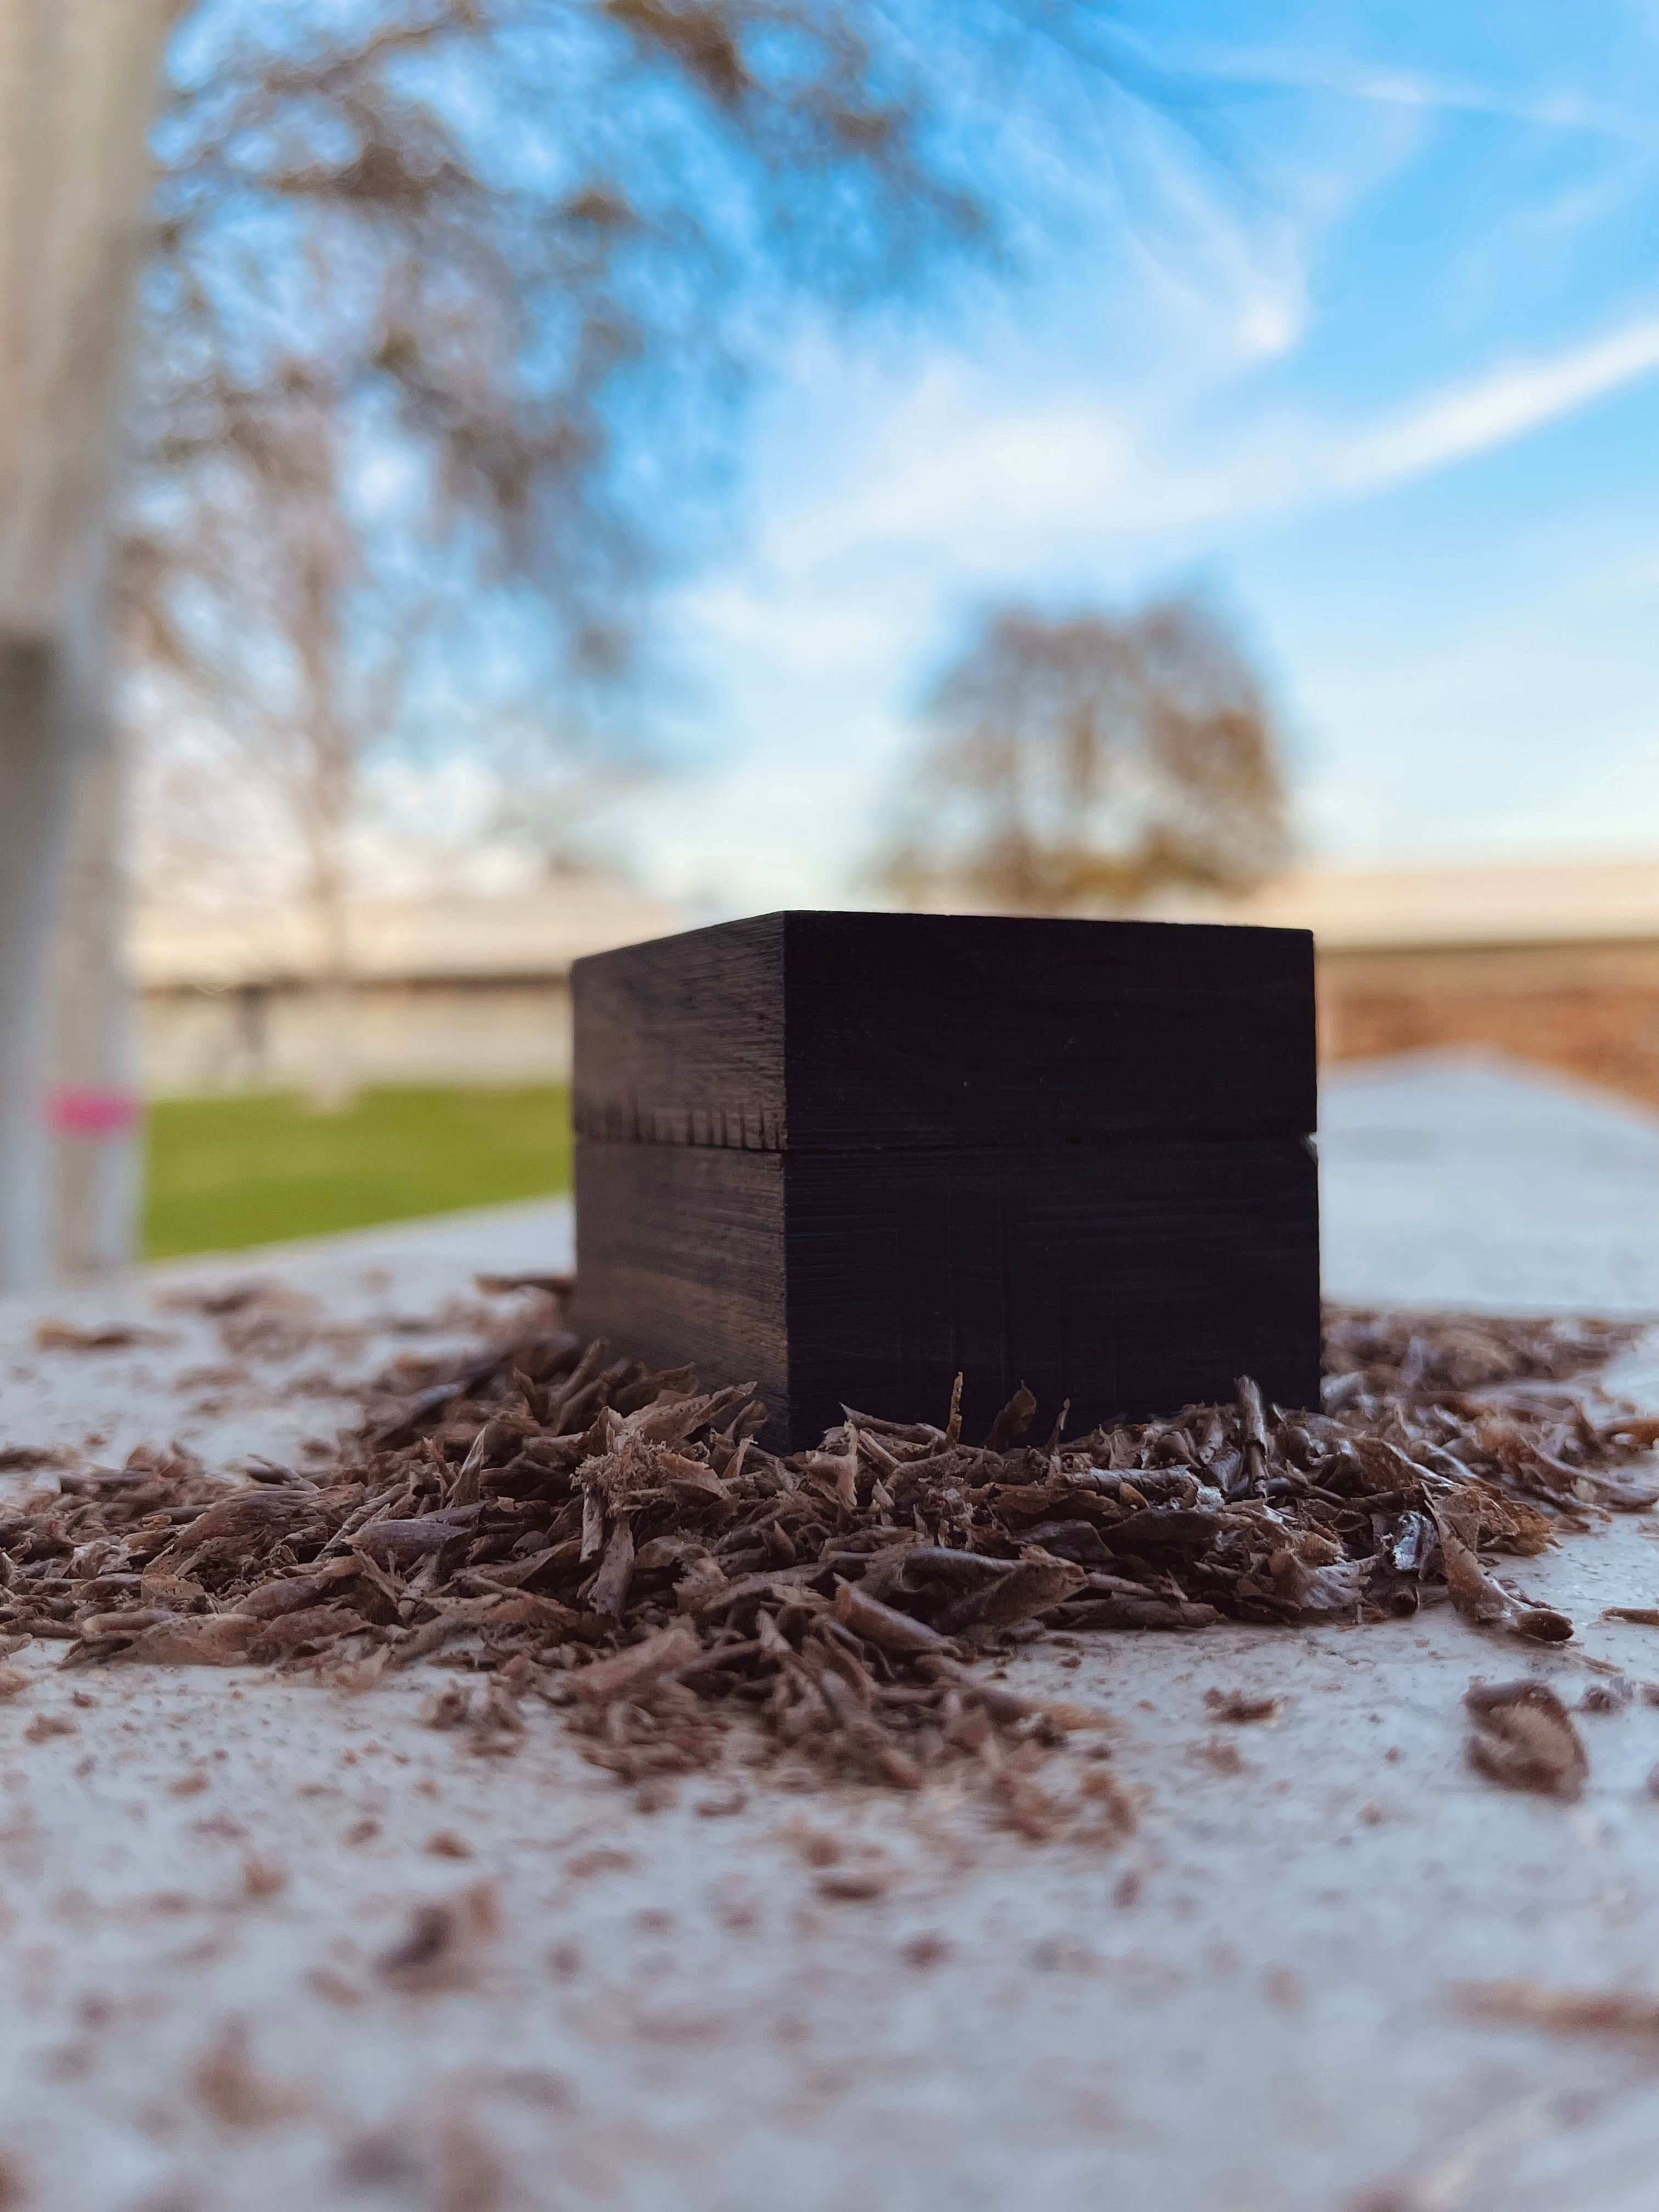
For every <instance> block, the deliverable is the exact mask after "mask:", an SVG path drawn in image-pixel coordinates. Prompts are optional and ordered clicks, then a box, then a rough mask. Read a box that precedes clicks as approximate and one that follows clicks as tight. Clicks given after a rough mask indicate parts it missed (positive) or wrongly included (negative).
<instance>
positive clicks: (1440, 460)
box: [1338, 315, 1659, 491]
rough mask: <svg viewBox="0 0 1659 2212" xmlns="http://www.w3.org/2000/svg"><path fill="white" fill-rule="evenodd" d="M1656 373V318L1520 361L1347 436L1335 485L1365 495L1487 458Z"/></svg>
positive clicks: (1658, 349) (1658, 323)
mask: <svg viewBox="0 0 1659 2212" xmlns="http://www.w3.org/2000/svg"><path fill="white" fill-rule="evenodd" d="M1655 369H1659V315H1649V316H1644V317H1643V318H1641V319H1639V320H1638V321H1636V322H1633V323H1631V324H1628V325H1626V327H1625V328H1624V329H1623V330H1621V331H1611V332H1610V333H1609V334H1608V335H1607V337H1601V338H1592V339H1590V340H1589V341H1587V342H1586V343H1583V344H1581V345H1577V346H1572V347H1570V348H1569V349H1567V350H1566V351H1565V352H1563V353H1559V354H1557V355H1555V356H1553V358H1550V359H1547V360H1543V361H1532V362H1516V363H1513V364H1512V365H1510V366H1507V367H1504V368H1495V369H1492V370H1489V371H1488V372H1487V373H1486V374H1485V375H1484V376H1481V377H1478V378H1476V379H1475V380H1474V381H1472V382H1470V383H1468V384H1464V385H1462V386H1453V387H1452V388H1451V389H1450V390H1449V391H1446V392H1438V393H1436V394H1434V395H1432V396H1431V398H1428V399H1425V400H1423V401H1420V402H1419V404H1417V405H1415V406H1414V407H1412V408H1410V409H1408V410H1406V411H1405V412H1403V413H1402V414H1401V415H1399V416H1396V417H1395V419H1394V420H1393V421H1392V422H1387V421H1385V422H1381V423H1379V424H1378V425H1377V426H1376V428H1374V429H1372V430H1370V431H1368V432H1363V433H1361V434H1360V435H1358V436H1356V437H1354V438H1352V440H1351V441H1349V443H1348V446H1347V449H1346V457H1345V463H1344V465H1343V466H1342V467H1341V468H1340V471H1339V472H1338V481H1339V483H1346V488H1347V489H1352V490H1356V491H1368V490H1372V489H1379V488H1381V487H1382V486H1383V485H1387V484H1391V483H1399V482H1401V480H1402V479H1403V478H1405V477H1413V476H1419V475H1421V474H1423V473H1424V471H1426V470H1430V469H1436V468H1443V467H1444V466H1446V465H1447V464H1448V463H1449V462H1453V461H1460V460H1463V459H1468V457H1469V456H1470V455H1471V454H1474V453H1485V452H1486V451H1487V450H1489V449H1490V448H1491V447H1494V446H1500V445H1504V444H1505V443H1507V442H1508V441H1509V440H1510V439H1511V438H1519V437H1523V436H1525V435H1526V434H1527V433H1528V431H1530V430H1536V429H1541V428H1542V427H1543V426H1544V425H1545V424H1546V423H1547V422H1555V421H1558V420H1559V418H1560V417H1562V416H1566V415H1571V414H1574V413H1576V412H1577V410H1578V409H1579V408H1581V407H1584V406H1588V405H1589V404H1590V403H1591V402H1592V401H1594V400H1596V399H1601V398H1605V397H1606V396H1607V394H1608V393H1609V392H1616V391H1618V390H1619V389H1620V387H1621V386H1624V385H1626V384H1631V383H1633V382H1635V381H1636V380H1637V379H1638V378H1639V377H1644V376H1648V375H1651V374H1652V373H1653V371H1654V370H1655Z"/></svg>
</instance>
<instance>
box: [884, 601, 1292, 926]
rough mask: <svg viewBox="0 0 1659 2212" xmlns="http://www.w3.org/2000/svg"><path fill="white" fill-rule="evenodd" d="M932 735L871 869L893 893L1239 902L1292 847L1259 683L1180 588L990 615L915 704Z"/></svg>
mask: <svg viewBox="0 0 1659 2212" xmlns="http://www.w3.org/2000/svg"><path fill="white" fill-rule="evenodd" d="M927 715H928V719H929V720H930V721H931V722H932V723H933V725H934V727H935V731H936V735H935V736H934V737H933V739H932V740H931V742H930V743H929V744H927V748H926V750H924V751H923V753H922V754H921V757H920V759H919V761H918V763H917V764H916V767H915V772H914V775H913V778H912V781H911V784H910V787H909V788H908V792H907V793H906V794H905V796H904V799H903V802H902V816H903V827H902V829H901V830H900V833H899V834H898V836H896V838H895V840H894V842H893V843H892V845H891V846H890V849H889V850H888V852H887V853H886V854H885V855H884V858H883V860H882V861H881V863H880V878H881V880H882V882H883V883H884V885H885V886H886V887H887V888H888V889H889V890H891V891H893V892H895V893H896V894H897V895H898V896H900V897H901V898H902V899H904V900H906V901H907V902H909V903H912V904H918V905H936V904H939V903H945V902H967V903H970V904H973V905H976V906H985V907H991V908H997V909H1000V910H1003V911H1006V912H1011V913H1026V914H1067V913H1076V912H1087V911H1094V912H1108V911H1112V910H1123V909H1126V908H1134V907H1137V906H1140V905H1143V904H1145V903H1146V901H1148V900H1149V899H1151V898H1152V897H1154V896H1157V894H1158V893H1159V892H1161V891H1165V890H1196V891H1200V892H1212V893H1216V894H1219V895H1221V896H1238V895H1240V894H1242V893H1243V892H1245V891H1248V890H1252V889H1254V888H1255V886H1256V885H1257V884H1260V883H1261V882H1263V881H1264V880H1265V879H1266V878H1268V877H1269V876H1271V875H1273V873H1275V872H1277V871H1278V870H1279V868H1280V867H1282V866H1284V864H1285V860H1287V858H1288V857H1289V850H1290V840H1289V833H1288V827H1287V819H1286V811H1287V810H1286V800H1285V781H1284V772H1283V766H1282V760H1281V748H1280V743H1279V732H1278V730H1277V727H1276V726H1275V721H1274V717H1273V711H1272V709H1271V708H1270V706H1269V703H1268V701H1267V696H1266V693H1265V690H1264V689H1263V686H1262V684H1261V680H1260V678H1258V677H1257V676H1256V674H1255V671H1253V669H1252V668H1251V666H1250V665H1249V660H1248V659H1247V658H1246V656H1245V654H1244V652H1243V648H1242V647H1241V646H1240V645H1239V644H1238V642H1237V640H1236V639H1235V638H1234V637H1233V636H1232V635H1231V634H1230V633H1229V631H1228V629H1226V627H1225V625H1224V623H1222V621H1221V620H1220V618H1219V617H1218V616H1217V615H1216V614H1215V613H1214V612H1212V611H1211V610H1210V609H1208V608H1207V607H1206V606H1205V605H1203V604H1202V603H1201V602H1200V601H1199V600H1197V599H1193V598H1190V597H1181V598H1171V599H1159V600H1157V601H1154V602H1153V603H1152V604H1150V605H1146V606H1145V607H1143V608H1141V609H1139V611H1135V612H1133V613H1130V614H1127V615H1111V614H1101V613H1089V614H1079V615H1073V616H1071V617H1060V618H1056V617H1048V616H1045V615H1042V614H1039V613H1036V612H1034V611H1030V610H1029V609H1024V608H1019V607H1005V608H1001V609H999V610H997V611H994V612H992V613H990V614H988V615H987V616H986V617H984V618H983V619H982V621H981V623H980V624H979V625H978V627H977V629H976V630H975V635H973V637H972V639H971V641H970V642H969V645H968V646H967V647H966V649H965V650H964V651H963V653H962V654H961V655H960V657H959V658H958V659H957V660H956V661H955V662H954V663H953V664H952V665H951V666H950V667H949V668H948V669H947V670H946V671H945V674H944V676H943V677H942V678H941V679H940V681H939V684H938V685H937V686H936V688H935V690H934V691H933V695H932V696H931V698H930V699H929V701H928V702H927Z"/></svg>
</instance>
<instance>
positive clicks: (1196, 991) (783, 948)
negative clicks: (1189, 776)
mask: <svg viewBox="0 0 1659 2212" xmlns="http://www.w3.org/2000/svg"><path fill="white" fill-rule="evenodd" d="M572 989H573V996H574V1009H575V1032H576V1120H577V1127H578V1129H579V1130H580V1132H581V1133H583V1134H584V1135H589V1136H595V1137H606V1138H610V1139H627V1140H629V1141H633V1142H639V1141H646V1142H652V1143H659V1144H662V1143H671V1144H699V1145H731V1146H738V1147H739V1148H751V1147H752V1148H758V1149H770V1148H772V1147H774V1146H776V1147H779V1148H781V1149H785V1150H789V1151H800V1150H804V1149H816V1148H821V1147H824V1148H830V1149H848V1148H852V1147H859V1146H876V1147H885V1146H933V1145H955V1144H976V1143H977V1144H984V1143H1009V1144H1023V1143H1027V1142H1030V1141H1031V1140H1033V1139H1038V1138H1042V1137H1049V1138H1054V1139H1063V1140H1068V1141H1069V1140H1073V1139H1079V1138H1087V1137H1120V1136H1125V1135H1131V1134H1134V1133H1152V1134H1158V1135H1162V1134H1166V1133H1169V1132H1170V1131H1172V1130H1176V1129H1182V1130H1188V1131H1192V1132H1200V1131H1208V1132H1212V1133H1225V1134H1229V1135H1237V1134H1241V1133H1246V1132H1259V1133H1266V1132H1270V1131H1271V1132H1276V1133H1282V1134H1293V1135H1302V1134H1305V1133H1307V1132H1308V1131H1309V1130H1310V1129H1312V1128H1313V1127H1314V1126H1315V1120H1316V1098H1315V1066H1314V1027H1313V1024H1314V997H1313V940H1312V939H1311V937H1310V935H1309V934H1308V933H1307V932H1305V931H1303V930H1288V929H1285V930H1276V929H1247V928H1234V927H1207V926H1203V925H1200V924H1194V923H1166V922H1134V921H1035V920H1025V919H1010V918H1006V917H1003V916H982V915H886V914H810V913H809V914H785V915H763V916H762V917H760V918H759V919H758V920H757V921H739V922H729V923H724V924H722V925H720V927H717V928H714V929H702V930H692V931H690V932H688V933H686V934H685V935H684V936H683V937H675V938H664V939H659V940H657V941H656V942H655V943H653V944H650V945H632V946H629V947H627V948H625V949H624V950H623V951H617V952H607V953H601V954H599V955H596V956H595V957H592V958H590V959H586V960H579V961H578V962H577V963H575V966H574V969H573V970H572Z"/></svg>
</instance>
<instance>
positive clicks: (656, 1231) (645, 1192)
mask: <svg viewBox="0 0 1659 2212" xmlns="http://www.w3.org/2000/svg"><path fill="white" fill-rule="evenodd" d="M783 1168H784V1163H783V1158H782V1155H781V1153H778V1152H738V1151H732V1150H721V1149H718V1148H715V1147H713V1146H691V1145H617V1144H605V1143H603V1142H596V1141H595V1140H594V1139H592V1138H586V1137H579V1138H578V1139H576V1297H575V1303H574V1322H575V1325H576V1326H577V1327H578V1328H580V1329H581V1330H582V1331H583V1333H584V1334H586V1335H590V1336H603V1337H606V1338H608V1339H609V1340H610V1341H611V1345H612V1346H613V1347H614V1348H615V1350H616V1351H617V1352H618V1353H626V1354H628V1355H629V1356H630V1357H633V1358H640V1359H644V1360H647V1361H648V1362H649V1363H650V1364H651V1365H652V1366H653V1367H679V1366H683V1365H684V1364H686V1363H687V1362H688V1361H690V1363H692V1364H694V1365H695V1366H696V1369H697V1370H698V1373H699V1374H700V1375H701V1376H702V1379H703V1381H704V1383H706V1384H708V1385H709V1386H710V1387H711V1388H712V1387H715V1386H717V1385H719V1384H721V1383H747V1382H751V1381H752V1382H754V1383H757V1385H758V1386H759V1389H760V1392H761V1395H762V1396H763V1398H764V1399H765V1400H766V1402H767V1404H768V1406H769V1407H772V1408H774V1409H775V1411H776V1412H778V1413H779V1414H780V1417H783V1416H784V1409H786V1408H787V1401H788V1380H789V1378H788V1361H787V1345H786V1339H785V1301H784V1273H783V1271H784V1251H785V1243H784V1210H783V1201H784V1189H783Z"/></svg>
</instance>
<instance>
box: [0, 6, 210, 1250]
mask: <svg viewBox="0 0 1659 2212" xmlns="http://www.w3.org/2000/svg"><path fill="white" fill-rule="evenodd" d="M175 12H176V0H0V1289H5V1290H21V1289H26V1288H28V1287H31V1286H33V1285H35V1284H38V1283H40V1282H41V1281H42V1280H44V1279H46V1276H47V1275H48V1273H49V1272H50V1271H51V1269H52V1265H53V1261H54V1258H55V1255H56V1252H57V1249H58V1227H57V1225H56V1222H55V1220H54V1214H55V1211H56V1208H55V1205H54V1195H53V1194H54V1180H55V1179H54V1176H53V1173H52V1170H53V1165H54V1161H53V1148H52V1135H51V1133H50V1130H49V1128H48V1126H47V1119H46V1116H47V1108H48V1103H49V1093H50V1091H51V1089H52V1079H53V1073H54V1069H53V1054H54V1029H55V1030H56V1033H57V1037H58V1041H59V1042H58V1049H60V1050H61V1052H62V1053H63V1054H64V1059H63V1060H62V1062H61V1066H62V1069H63V1072H64V1078H65V1079H67V1080H69V1081H70V1083H71V1084H72V1083H73V1081H74V1079H75V1078H74V1074H73V1071H74V1070H76V1068H82V1067H84V1068H85V1069H86V1070H87V1071H88V1077H87V1081H86V1084H85V1091H86V1094H87V1095H88V1097H91V1096H94V1095H95V1094H96V1093H98V1092H99V1091H100V1090H104V1091H115V1090H117V1089H118V1087H119V1084H120V1081H121V1079H122V1078H121V1073H120V1069H121V1066H122V1064H123V1062H124V1060H125V1050H126V1048H125V1046H124V1044H123V1042H122V1023H123V1018H124V1017H123V1014H122V1012H121V1007H122V995H121V992H120V990H119V987H118V983H117V982H115V981H113V979H114V978H115V976H116V972H117V971H116V969H115V966H114V963H113V961H112V957H111V954H112V945H113V944H114V939H113V936H112V932H113V930H114V928H115V927H117V925H116V922H115V921H114V919H113V917H114V913H115V908H114V904H113V899H112V891H111V888H110V887H111V886H112V885H113V884H116V883H117V882H118V873H117V869H118V846H119V842H120V831H119V829H118V819H117V816H116V814H115V813H114V812H113V811H112V807H113V805H114V801H115V792H116V789H117V785H116V781H115V778H114V776H113V773H112V772H110V773H109V774H108V775H106V777H105V779H104V781H103V785H102V787H101V788H98V787H94V788H93V789H92V790H91V791H89V792H88V793H86V795H87V796H88V799H90V800H91V801H92V804H91V805H89V806H88V813H87V817H86V820H85V823H84V829H83V833H82V834H83V835H84V836H85V838H86V839H87V840H88V841H89V842H88V852H94V851H95V850H96V849H97V848H99V846H100V842H101V848H102V854H103V860H104V862H105V863H106V865H103V866H100V865H97V864H95V863H94V865H93V866H92V867H91V872H90V880H91V881H92V882H93V884H94V885H101V886H102V889H100V890H97V891H96V893H95V895H94V898H93V900H92V903H91V905H90V907H89V908H88V910H87V911H86V912H85V913H82V912H80V911H78V910H77V912H76V916H75V919H74V924H73V927H72V930H71V933H70V936H69V937H68V939H65V940H63V941H62V951H63V957H62V959H61V960H60V959H59V957H58V954H59V949H60V939H59V930H60V927H62V925H63V921H64V888H65V881H64V879H65V871H66V868H67V866H68V864H69V854H70V847H71V842H72V841H73V839H74V837H75V836H76V811H77V807H78V805H79V804H80V801H81V799H82V794H83V787H84V785H85V779H86V775H87V771H88V768H89V767H91V766H92V765H93V764H94V763H96V761H97V760H98V758H99V757H100V753H103V752H105V751H106V748H107V745H108V743H109V738H108V696H107V678H108V644H109V641H108V635H107V602H106V597H105V594H104V592H103V590H102V588H101V579H102V576H103V574H104V572H105V569H106V553H107V548H108V544H109V537H110V532H111V528H112V481H113V466H114V443H115V441H114V435H113V433H114V425H115V423H116V421H117V419H118V415H119V411H120V404H121V398H122V393H123V386H124V384H125V376H124V369H125V355H126V343H125V340H126V335H127V327H128V319H129V300H130V295H131V275H132V268H133V261H134V256H135V252H136V249H137V242H138V238H139V234H140V229H141V226H142V223H143V213H144V208H145V204H146V200H147V197H148V189H149V181H148V180H149V164H148V161H147V158H146V155H145V149H144V133H145V130H146V128H147V126H148V124H149V117H150V114H151V112H152V109H153V106H154V100H155V82H156V65H157V60H158V58H159V55H160V52H161V40H162V38H163V35H164V33H165V31H166V28H167V23H168V21H169V20H170V19H171V17H172V16H173V14H174V13H175ZM55 976H58V977H62V978H64V979H65V981H66V983H67V985H68V986H69V989H68V996H67V997H66V998H65V1000H64V1006H63V1013H62V1017H61V1018H59V1019H57V1020H56V1021H55V1019H54V1008H53V997H54V990H53V985H54V977H55ZM106 1075H107V1076H108V1077H109V1080H107V1081H106ZM118 1152H119V1148H118V1147H117V1148H115V1150H114V1151H112V1153H111V1154H110V1155H109V1157H108V1158H107V1159H106V1160H100V1163H99V1164H98V1165H97V1166H96V1168H94V1167H93V1166H92V1164H91V1163H90V1161H89V1160H86V1161H82V1163H81V1167H82V1169H83V1170H86V1172H84V1173H82V1174H81V1175H79V1176H77V1175H76V1174H75V1173H71V1174H70V1176H69V1178H68V1184H67V1188H66V1192H65V1194H66V1196H67V1197H68V1198H69V1199H70V1200H71V1204H72V1207H73V1208H74V1209H75V1212H74V1218H71V1219H70V1220H69V1221H67V1222H66V1223H65V1225H64V1233H65V1237H66V1240H67V1250H66V1255H65V1256H66V1257H68V1258H69V1259H70V1261H71V1264H73V1265H75V1266H76V1267H82V1266H100V1265H106V1264H109V1263H110V1262H111V1261H118V1260H119V1259H121V1258H125V1256H127V1254H128V1251H129V1249H130V1228H129V1229H128V1230H126V1231H122V1230H121V1229H119V1228H118V1223H119V1222H121V1221H125V1222H127V1223H129V1224H130V1222H131V1203H130V1202H126V1203H122V1202H120V1201H118V1199H116V1198H114V1197H112V1196H111V1195H110V1193H111V1191H112V1189H113V1188H114V1187H115V1185H117V1184H118V1182H119V1180H120V1169H121V1163H120V1160H119V1158H118ZM130 1166H131V1158H130V1155H129V1160H128V1168H129V1170H130Z"/></svg>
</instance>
